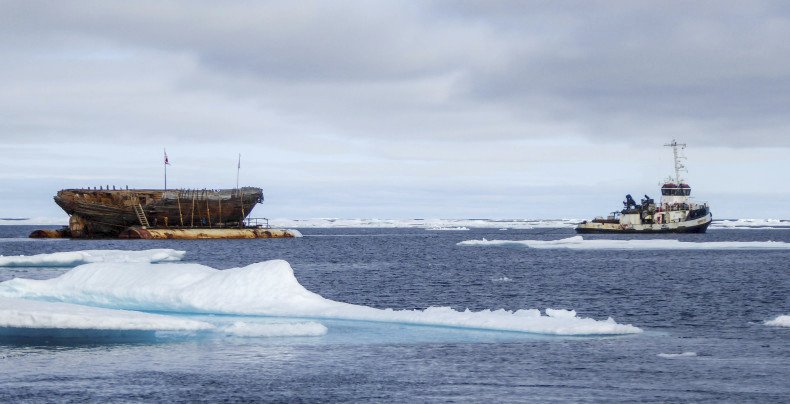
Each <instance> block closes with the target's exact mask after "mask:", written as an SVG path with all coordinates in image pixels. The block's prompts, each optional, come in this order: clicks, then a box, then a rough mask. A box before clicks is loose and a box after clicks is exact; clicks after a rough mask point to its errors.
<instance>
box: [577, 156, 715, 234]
mask: <svg viewBox="0 0 790 404" xmlns="http://www.w3.org/2000/svg"><path fill="white" fill-rule="evenodd" d="M664 146H668V147H671V148H672V151H673V155H674V158H675V177H674V178H672V177H669V178H668V179H667V180H666V181H664V184H663V185H662V186H661V200H660V202H659V203H658V204H656V203H655V201H654V200H653V199H652V198H650V197H649V196H647V195H645V197H644V198H643V199H642V200H641V201H640V202H641V203H639V204H637V203H636V201H635V200H634V199H633V197H632V196H631V195H626V197H625V201H624V202H623V207H624V209H623V210H622V211H620V212H613V213H612V214H610V215H609V216H608V217H607V218H602V217H596V218H595V219H593V220H591V221H586V220H585V221H583V222H581V223H580V224H579V225H578V226H577V227H576V232H577V233H705V231H706V230H707V228H708V226H710V224H711V222H712V221H713V216H712V215H711V213H710V207H708V204H707V203H702V204H698V203H695V202H692V201H691V198H690V195H691V187H690V186H689V185H688V183H687V182H686V180H684V179H683V178H681V177H680V172H681V171H682V170H684V169H685V167H684V166H683V165H682V164H681V163H680V159H681V158H683V157H681V156H680V155H679V154H678V148H680V149H683V148H685V147H686V145H685V144H682V143H678V142H676V141H675V140H672V143H669V144H666V145H664Z"/></svg>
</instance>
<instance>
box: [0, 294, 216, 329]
mask: <svg viewBox="0 0 790 404" xmlns="http://www.w3.org/2000/svg"><path fill="white" fill-rule="evenodd" d="M213 327H214V326H212V325H211V324H208V323H204V322H202V321H194V320H188V319H182V318H177V317H172V316H163V315H158V314H147V313H139V312H135V311H126V310H113V309H104V308H98V307H88V306H80V305H76V304H70V303H58V302H42V301H35V300H26V299H15V298H7V297H0V330H1V329H4V328H23V329H69V330H119V331H120V330H128V331H131V330H135V331H199V330H208V329H211V328H213Z"/></svg>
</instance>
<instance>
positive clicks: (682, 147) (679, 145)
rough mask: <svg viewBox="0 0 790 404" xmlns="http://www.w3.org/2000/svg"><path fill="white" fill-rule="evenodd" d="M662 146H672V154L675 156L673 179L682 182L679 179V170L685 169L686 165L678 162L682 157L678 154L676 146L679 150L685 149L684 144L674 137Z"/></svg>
mask: <svg viewBox="0 0 790 404" xmlns="http://www.w3.org/2000/svg"><path fill="white" fill-rule="evenodd" d="M664 146H667V147H671V148H672V154H673V155H674V156H675V181H677V183H678V184H680V183H681V182H682V181H681V179H680V171H681V170H685V169H686V166H684V165H683V164H681V163H680V159H682V158H683V156H679V155H678V147H680V148H681V150H682V149H685V148H686V144H685V143H678V142H677V141H676V140H675V139H672V143H667V144H665V145H664Z"/></svg>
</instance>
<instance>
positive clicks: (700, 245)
mask: <svg viewBox="0 0 790 404" xmlns="http://www.w3.org/2000/svg"><path fill="white" fill-rule="evenodd" d="M458 245H459V246H479V247H513V248H536V249H569V250H786V249H790V243H785V242H782V241H702V242H692V241H680V240H666V239H653V240H644V239H636V240H603V239H594V240H585V239H584V238H583V237H582V236H573V237H568V238H564V239H561V240H486V239H482V240H466V241H462V242H460V243H458Z"/></svg>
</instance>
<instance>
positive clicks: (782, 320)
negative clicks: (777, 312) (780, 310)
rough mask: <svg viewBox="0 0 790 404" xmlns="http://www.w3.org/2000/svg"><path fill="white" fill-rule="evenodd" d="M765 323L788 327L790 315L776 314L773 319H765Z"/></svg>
mask: <svg viewBox="0 0 790 404" xmlns="http://www.w3.org/2000/svg"><path fill="white" fill-rule="evenodd" d="M765 325H771V326H774V327H790V316H788V315H782V316H776V318H775V319H773V320H768V321H766V322H765Z"/></svg>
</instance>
